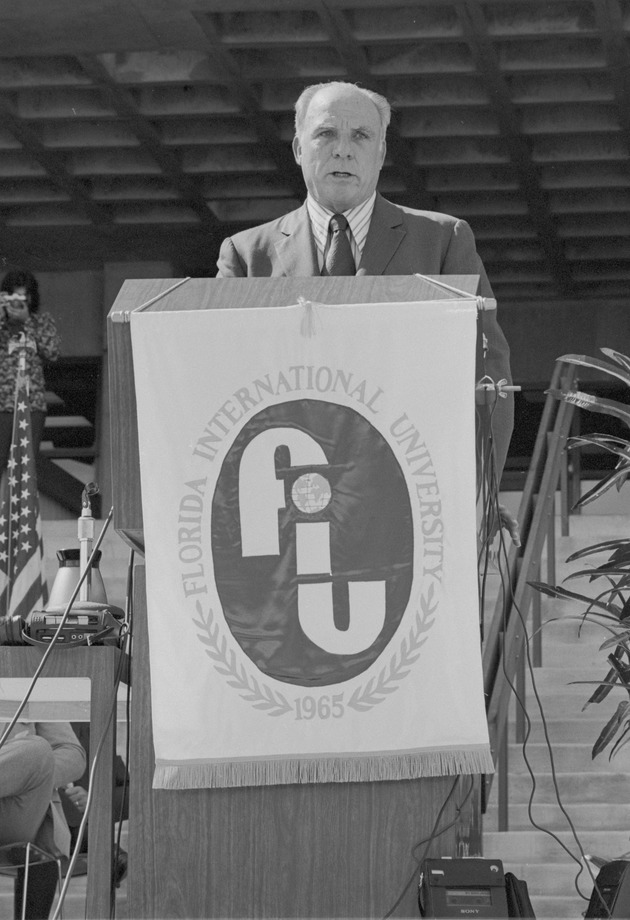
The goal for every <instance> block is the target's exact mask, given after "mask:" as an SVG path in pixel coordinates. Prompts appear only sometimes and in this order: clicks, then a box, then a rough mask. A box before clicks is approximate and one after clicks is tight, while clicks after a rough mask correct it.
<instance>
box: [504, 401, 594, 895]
mask: <svg viewBox="0 0 630 920" xmlns="http://www.w3.org/2000/svg"><path fill="white" fill-rule="evenodd" d="M493 414H494V410H493V412H492V413H491V415H490V427H491V428H492V417H493ZM491 469H492V475H493V482H492V485H491V489H490V492H491V493H492V494H493V505H494V507H493V513H494V514H496V516H497V520H498V521H499V552H498V557H497V559H498V569H499V574H500V577H501V586H502V590H503V592H504V596H507V597H509V598H510V600H511V605H512V607H513V609H514V610H515V611H516V614H517V616H518V618H519V622H520V624H521V627H522V629H523V634H524V647H525V652H526V660H527V667H528V673H529V675H530V678H531V682H532V690H533V693H534V697H535V699H536V703H537V705H538V710H539V713H540V717H541V724H542V728H543V734H544V737H545V744H546V748H547V752H548V754H549V762H550V767H551V777H552V783H553V787H554V792H555V798H556V802H557V804H558V807H559V808H560V811H561V813H562V814H563V815H564V817H565V819H566V821H567V824H568V826H569V829H570V831H571V834H572V837H573V839H574V840H575V842H576V844H577V847H578V850H579V852H580V854H581V859H578V858H577V857H576V856H575V854H574V853H573V852H572V851H571V850H570V849H569V848H568V847H567V846H566V844H565V843H564V842H563V841H562V840H561V839H560V838H559V837H558V836H557V834H555V833H554V832H553V831H552V830H551V829H550V828H546V827H544V826H543V825H540V824H538V823H537V822H536V821H535V820H534V817H533V812H532V807H533V802H534V798H535V793H536V789H537V784H536V777H535V775H534V772H533V769H532V766H531V762H530V761H529V758H528V757H527V741H528V740H529V736H530V734H531V726H532V723H531V719H530V717H529V713H528V711H527V706H526V704H525V702H524V700H523V699H522V698H521V697H520V694H519V693H518V690H517V688H516V686H515V685H514V683H513V682H512V680H511V678H510V677H509V675H508V673H507V669H506V664H505V654H504V653H503V654H502V655H501V665H502V670H503V674H504V677H505V679H506V682H507V684H508V686H509V687H510V689H511V691H512V693H513V694H514V697H515V699H516V701H517V703H518V705H519V707H520V708H521V711H522V713H523V715H524V717H525V720H526V732H525V738H524V740H523V742H522V745H521V751H522V755H523V760H524V762H525V766H526V767H527V771H528V773H529V776H530V778H531V782H532V787H531V791H530V795H529V800H528V817H529V820H530V822H531V824H532V826H533V827H535V828H536V829H537V830H539V831H541V832H542V833H545V834H547V835H548V836H550V837H551V838H552V839H553V840H555V841H556V842H557V843H558V845H559V846H560V847H561V848H562V849H563V850H564V851H565V852H566V853H567V854H568V855H569V856H570V858H571V859H572V860H573V861H574V862H576V863H577V864H578V865H579V867H580V871H579V872H578V874H577V875H576V877H575V880H574V885H575V890H576V892H577V894H578V895H579V896H580V897H581V898H582V899H584V900H587V901H588V900H589V898H588V897H586V896H585V895H584V894H583V893H582V892H581V890H580V887H579V881H578V880H579V878H580V875H581V874H582V872H583V871H584V869H585V868H586V870H587V871H588V874H589V875H590V877H591V881H592V883H593V885H594V886H595V888H596V890H597V891H598V893H599V889H598V888H597V881H596V879H595V877H594V875H593V873H592V870H591V867H590V865H589V864H588V861H587V860H586V853H585V851H584V848H583V846H582V843H581V841H580V839H579V836H578V833H577V831H576V828H575V825H574V824H573V821H572V819H571V817H570V815H569V813H568V812H567V810H566V808H565V806H564V803H563V801H562V796H561V794H560V789H559V785H558V778H557V771H556V766H555V759H554V754H553V745H552V743H551V739H550V736H549V730H548V724H547V720H546V717H545V713H544V707H543V704H542V700H541V698H540V694H539V692H538V687H537V684H536V679H535V675H534V666H533V663H532V660H531V649H530V641H531V639H530V636H529V633H528V630H527V624H526V621H525V617H524V616H523V612H522V611H521V609H520V607H519V605H518V604H517V603H516V599H515V597H514V591H513V586H512V584H511V582H510V581H509V579H507V585H506V575H505V570H504V569H503V568H502V566H501V559H503V562H504V564H505V565H506V566H507V567H508V571H509V559H508V551H507V547H506V543H505V538H504V535H503V531H502V529H501V526H500V510H499V483H498V478H497V475H496V468H495V466H494V463H492V465H491ZM503 612H504V622H503V636H504V637H505V634H506V631H507V622H506V621H505V605H504V607H503Z"/></svg>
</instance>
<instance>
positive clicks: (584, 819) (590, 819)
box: [483, 802, 630, 850]
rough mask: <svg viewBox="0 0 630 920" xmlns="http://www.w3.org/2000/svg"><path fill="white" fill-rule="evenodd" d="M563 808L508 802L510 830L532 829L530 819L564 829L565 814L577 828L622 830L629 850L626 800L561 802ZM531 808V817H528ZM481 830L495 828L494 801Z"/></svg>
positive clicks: (629, 819) (629, 809) (629, 816)
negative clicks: (622, 801)
mask: <svg viewBox="0 0 630 920" xmlns="http://www.w3.org/2000/svg"><path fill="white" fill-rule="evenodd" d="M563 807H564V810H562V809H561V808H560V806H559V805H558V804H554V803H549V804H541V803H540V802H534V803H533V805H532V807H531V810H530V808H529V807H528V805H526V804H523V805H510V807H509V810H508V820H509V828H510V830H513V831H516V830H523V831H530V830H533V829H534V825H533V824H532V820H533V821H535V822H536V824H538V825H539V826H540V827H544V828H548V829H549V830H553V831H557V830H566V829H567V827H568V821H567V817H566V816H567V815H568V816H569V820H570V821H571V822H572V823H573V825H574V826H575V827H576V828H579V831H580V832H582V831H590V830H602V829H605V828H610V830H617V831H626V832H627V833H628V847H627V849H628V850H630V803H619V802H614V803H600V802H597V803H588V804H582V803H577V802H571V803H570V804H568V805H567V804H566V803H563ZM530 811H531V817H530ZM483 828H484V833H485V832H487V831H496V830H498V808H497V805H496V804H494V803H493V804H492V805H489V806H488V809H487V811H486V814H485V815H484V817H483Z"/></svg>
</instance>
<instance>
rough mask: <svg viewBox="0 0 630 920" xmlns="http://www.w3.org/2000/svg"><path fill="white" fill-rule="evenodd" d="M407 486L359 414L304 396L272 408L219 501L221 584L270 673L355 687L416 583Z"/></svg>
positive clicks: (238, 450) (215, 528) (237, 630)
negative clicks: (350, 682)
mask: <svg viewBox="0 0 630 920" xmlns="http://www.w3.org/2000/svg"><path fill="white" fill-rule="evenodd" d="M411 514H412V513H411V504H410V499H409V494H408V489H407V486H406V483H405V480H404V476H403V474H402V470H401V468H400V466H399V464H398V461H397V460H396V458H395V457H394V454H393V453H392V451H391V448H390V447H389V445H388V444H387V442H386V441H385V439H384V438H383V437H382V435H381V434H380V433H379V432H378V431H377V430H376V429H375V428H374V427H373V426H372V425H371V424H370V423H369V422H368V421H367V420H366V419H365V418H364V417H363V416H362V415H360V414H359V413H358V412H356V411H355V410H353V409H350V408H348V407H346V406H340V405H337V404H335V403H329V402H323V401H321V400H312V399H303V400H296V401H292V402H286V403H282V404H279V405H276V406H272V407H269V408H267V409H264V410H263V411H262V412H259V413H258V414H257V415H256V416H254V417H253V418H252V419H250V421H249V422H248V424H247V425H246V426H245V427H244V428H243V429H242V430H241V431H240V433H239V435H238V436H237V438H236V439H235V441H234V444H233V445H232V447H231V449H230V450H229V452H228V454H227V456H226V458H225V460H224V462H223V465H222V468H221V471H220V474H219V477H218V480H217V486H216V489H215V493H214V496H213V499H212V526H211V538H212V554H213V564H214V575H215V584H216V586H217V589H218V593H219V598H220V600H221V605H222V607H223V613H224V616H225V619H226V622H227V624H228V627H229V629H230V630H231V632H232V635H233V636H234V638H235V639H236V641H237V642H238V643H239V645H240V646H241V648H242V649H243V651H244V652H245V654H246V655H247V656H248V657H249V658H250V659H251V661H252V662H253V663H254V664H255V665H256V666H257V667H258V668H259V669H260V670H261V671H262V672H263V673H264V674H266V675H267V676H269V677H273V678H276V679H277V680H282V681H286V682H289V683H294V684H300V685H302V686H307V687H312V686H322V685H327V684H332V683H339V682H340V681H344V680H349V679H350V678H352V677H355V676H356V675H357V674H360V673H361V672H362V671H364V670H365V669H366V668H368V667H369V666H370V665H371V664H372V662H373V661H375V660H376V658H378V656H379V655H380V654H381V653H382V652H383V650H384V649H385V647H386V646H387V644H388V642H389V641H390V639H391V638H392V636H393V635H394V633H395V632H396V630H397V628H398V626H399V624H400V621H401V619H402V616H403V614H404V612H405V609H406V606H407V602H408V600H409V595H410V591H411V583H412V578H413V526H412V516H411Z"/></svg>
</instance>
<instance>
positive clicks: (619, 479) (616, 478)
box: [573, 465, 630, 510]
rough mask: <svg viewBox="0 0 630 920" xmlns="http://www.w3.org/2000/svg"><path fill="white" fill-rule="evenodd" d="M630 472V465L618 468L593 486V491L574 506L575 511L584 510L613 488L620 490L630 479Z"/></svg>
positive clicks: (589, 491) (585, 494) (590, 490)
mask: <svg viewBox="0 0 630 920" xmlns="http://www.w3.org/2000/svg"><path fill="white" fill-rule="evenodd" d="M629 472H630V465H628V466H624V467H623V468H621V469H620V468H617V469H615V470H613V471H612V473H609V474H608V475H607V476H605V477H604V478H603V479H600V480H599V482H598V483H597V484H596V485H594V486H593V488H592V489H589V490H588V492H585V493H584V495H582V496H581V497H580V498H578V500H577V501H576V502H575V504H574V505H573V509H574V510H576V509H577V508H583V507H584V505H588V504H590V502H594V501H595V499H596V498H600V497H601V496H602V495H604V493H605V492H608V490H609V489H612V487H613V486H617V488H619V487H620V486H621V485H622V484H623V483H624V481H625V480H626V479H627V478H628V473H629Z"/></svg>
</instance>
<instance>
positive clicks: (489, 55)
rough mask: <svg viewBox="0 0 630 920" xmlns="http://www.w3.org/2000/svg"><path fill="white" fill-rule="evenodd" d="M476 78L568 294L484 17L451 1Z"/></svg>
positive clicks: (558, 244) (476, 8)
mask: <svg viewBox="0 0 630 920" xmlns="http://www.w3.org/2000/svg"><path fill="white" fill-rule="evenodd" d="M455 6H456V9H457V13H458V15H459V18H460V22H461V24H462V28H463V31H464V38H465V40H466V42H467V43H468V46H469V48H470V52H471V55H472V57H473V60H474V62H475V65H476V68H477V71H478V73H479V77H480V79H481V80H482V81H483V83H484V84H485V87H486V90H487V93H488V98H489V105H490V108H491V109H492V111H493V112H494V115H495V117H496V119H497V122H498V124H499V127H500V129H501V135H502V138H503V142H504V143H505V145H506V148H507V150H508V152H509V155H510V159H511V161H512V164H513V166H514V169H515V172H516V175H517V176H518V180H519V185H520V188H521V191H522V193H523V196H524V198H525V200H526V202H527V207H528V211H529V215H530V218H531V221H532V224H533V227H534V229H535V231H536V234H537V236H538V239H539V241H540V245H541V248H542V250H543V253H544V255H545V259H546V261H547V264H548V268H549V272H550V274H551V276H552V277H553V278H554V280H555V284H556V286H557V288H558V291H559V293H560V294H562V296H565V297H570V296H571V294H572V292H573V291H574V281H573V277H572V275H571V270H570V267H569V263H568V261H567V259H566V254H565V251H564V246H563V244H562V241H561V240H560V238H559V237H558V232H557V227H556V224H555V221H554V219H553V217H552V213H551V208H550V203H549V198H548V196H547V194H546V192H545V191H544V190H543V188H542V187H541V185H540V179H539V175H538V171H537V169H536V166H535V164H534V163H533V161H532V156H531V151H530V148H529V145H528V143H527V141H526V140H525V138H524V137H523V135H522V134H521V131H520V125H519V119H518V114H517V112H516V109H515V107H514V104H513V102H512V100H511V97H510V93H509V89H508V86H507V84H506V82H505V79H504V77H503V74H502V73H501V69H500V67H499V63H498V60H497V56H496V52H495V49H494V46H493V44H492V41H491V40H490V37H489V34H488V28H487V24H486V21H485V17H484V14H483V11H482V8H481V4H480V3H479V2H478V0H458V2H457V3H456V4H455Z"/></svg>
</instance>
